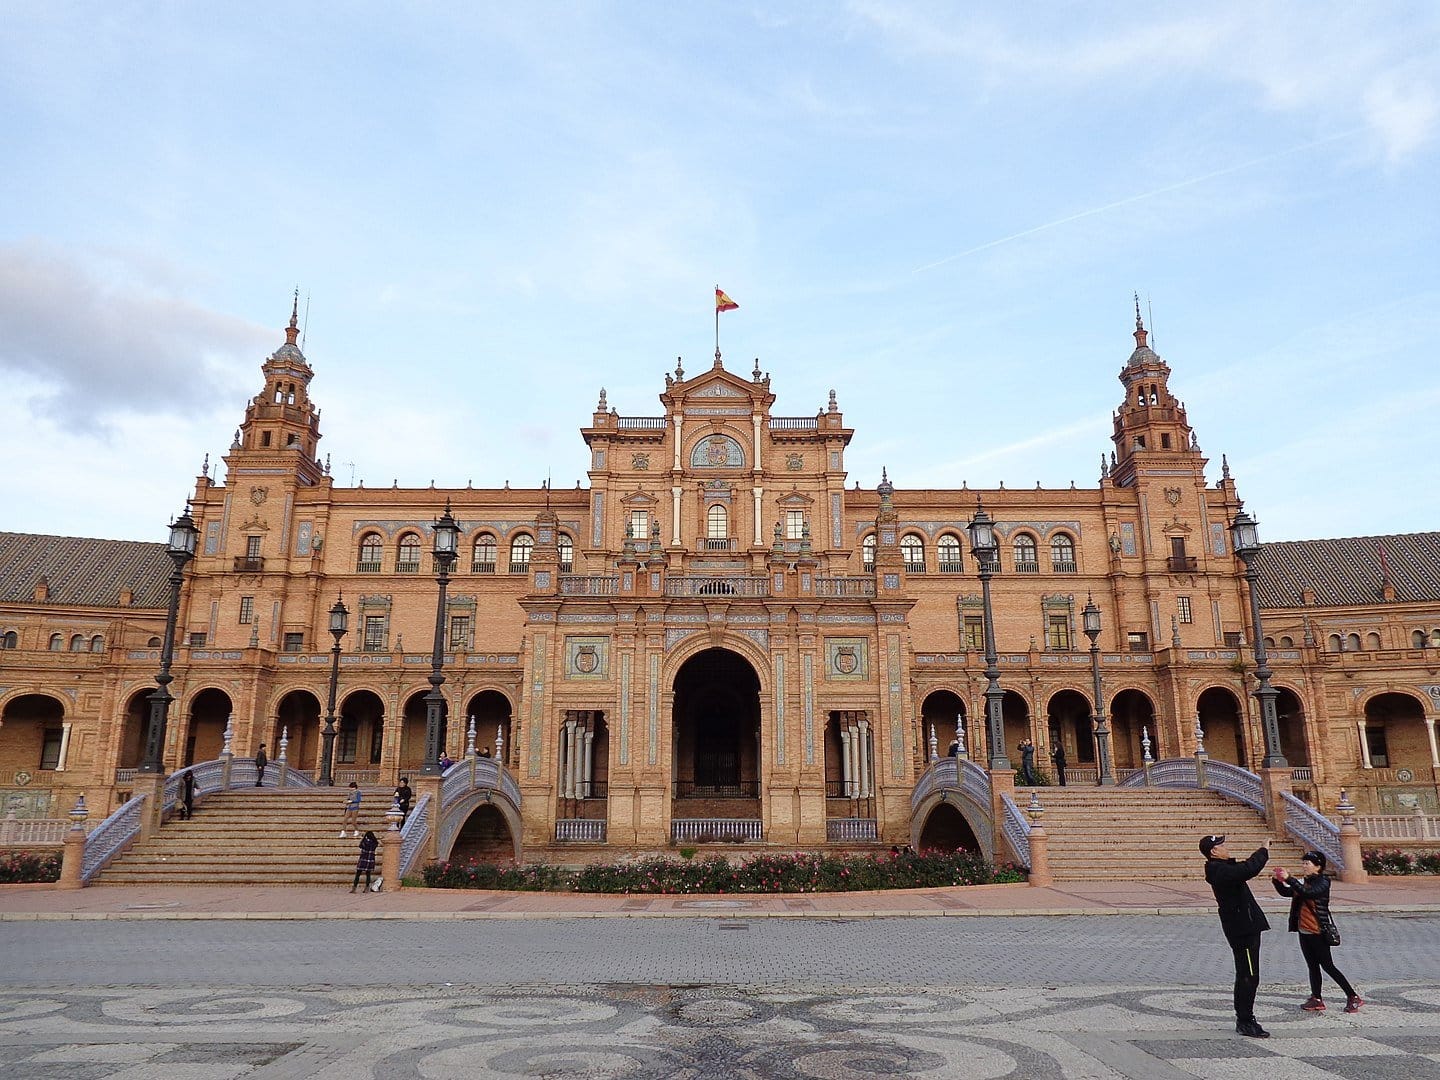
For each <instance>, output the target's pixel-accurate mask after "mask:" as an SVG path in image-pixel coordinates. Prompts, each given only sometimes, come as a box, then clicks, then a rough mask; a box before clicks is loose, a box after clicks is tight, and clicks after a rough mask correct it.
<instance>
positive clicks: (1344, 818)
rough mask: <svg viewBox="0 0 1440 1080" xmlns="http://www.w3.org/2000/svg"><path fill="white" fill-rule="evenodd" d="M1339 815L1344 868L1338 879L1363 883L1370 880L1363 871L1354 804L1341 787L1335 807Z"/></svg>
mask: <svg viewBox="0 0 1440 1080" xmlns="http://www.w3.org/2000/svg"><path fill="white" fill-rule="evenodd" d="M1335 810H1336V812H1337V813H1338V814H1339V815H1340V854H1341V856H1342V857H1343V858H1344V860H1345V869H1343V870H1341V871H1340V880H1341V881H1343V882H1345V883H1346V884H1347V885H1364V884H1366V883H1367V882H1369V880H1370V875H1369V874H1367V873H1366V872H1365V857H1364V854H1363V853H1362V851H1361V849H1360V829H1359V827H1358V826H1356V824H1355V804H1354V803H1352V802H1351V801H1350V796H1349V795H1347V794H1346V793H1345V791H1344V789H1343V788H1342V789H1341V791H1340V802H1339V804H1338V805H1337V806H1336V807H1335Z"/></svg>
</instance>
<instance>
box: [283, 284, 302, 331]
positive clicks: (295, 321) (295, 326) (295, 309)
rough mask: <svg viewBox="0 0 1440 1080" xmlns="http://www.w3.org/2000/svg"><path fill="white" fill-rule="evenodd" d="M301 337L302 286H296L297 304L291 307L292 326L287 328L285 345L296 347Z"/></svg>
mask: <svg viewBox="0 0 1440 1080" xmlns="http://www.w3.org/2000/svg"><path fill="white" fill-rule="evenodd" d="M299 337H300V286H299V285H296V286H295V302H294V303H292V304H291V305H290V325H289V326H287V327H286V328H285V344H287V345H294V344H295V342H296V340H297V339H298V338H299Z"/></svg>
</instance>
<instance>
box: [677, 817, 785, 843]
mask: <svg viewBox="0 0 1440 1080" xmlns="http://www.w3.org/2000/svg"><path fill="white" fill-rule="evenodd" d="M764 838H765V823H764V822H763V821H761V820H760V819H759V818H674V819H673V820H672V821H671V822H670V839H671V840H673V841H674V842H675V843H677V844H683V843H695V844H744V843H759V842H760V841H761V840H763V839H764Z"/></svg>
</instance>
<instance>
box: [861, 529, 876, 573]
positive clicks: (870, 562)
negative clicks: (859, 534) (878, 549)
mask: <svg viewBox="0 0 1440 1080" xmlns="http://www.w3.org/2000/svg"><path fill="white" fill-rule="evenodd" d="M860 563H861V565H862V566H863V567H864V568H865V569H866V570H874V569H875V534H874V533H871V534H870V535H869V536H867V537H865V539H864V540H861V541H860Z"/></svg>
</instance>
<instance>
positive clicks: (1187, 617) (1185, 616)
mask: <svg viewBox="0 0 1440 1080" xmlns="http://www.w3.org/2000/svg"><path fill="white" fill-rule="evenodd" d="M1175 603H1176V605H1177V606H1178V607H1179V609H1180V621H1181V622H1182V623H1192V622H1194V621H1195V613H1194V612H1193V611H1191V610H1190V598H1189V597H1188V596H1181V597H1179V598H1177V599H1176V601H1175Z"/></svg>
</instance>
